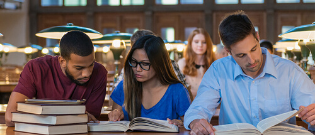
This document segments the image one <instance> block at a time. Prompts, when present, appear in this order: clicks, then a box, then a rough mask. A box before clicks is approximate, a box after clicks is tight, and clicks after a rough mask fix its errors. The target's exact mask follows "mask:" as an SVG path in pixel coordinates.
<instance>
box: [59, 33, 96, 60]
mask: <svg viewBox="0 0 315 135" xmlns="http://www.w3.org/2000/svg"><path fill="white" fill-rule="evenodd" d="M93 52H94V45H93V43H92V41H91V39H90V37H89V36H88V35H86V34H85V33H83V32H81V31H70V32H67V33H66V34H65V35H64V36H63V37H62V38H61V40H60V55H61V57H63V58H64V59H66V60H70V55H71V54H72V53H74V54H76V55H79V56H88V55H90V54H92V53H93Z"/></svg>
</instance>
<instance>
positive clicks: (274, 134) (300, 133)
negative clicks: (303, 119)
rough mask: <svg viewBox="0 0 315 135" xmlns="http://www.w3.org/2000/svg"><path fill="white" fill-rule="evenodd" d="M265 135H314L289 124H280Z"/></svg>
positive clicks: (302, 128)
mask: <svg viewBox="0 0 315 135" xmlns="http://www.w3.org/2000/svg"><path fill="white" fill-rule="evenodd" d="M264 134H266V135H279V134H285V135H291V134H292V135H313V134H312V133H311V132H309V131H307V130H306V129H305V128H304V127H301V126H298V125H293V124H289V123H279V124H277V125H275V126H273V127H271V128H269V129H267V130H266V131H265V132H264Z"/></svg>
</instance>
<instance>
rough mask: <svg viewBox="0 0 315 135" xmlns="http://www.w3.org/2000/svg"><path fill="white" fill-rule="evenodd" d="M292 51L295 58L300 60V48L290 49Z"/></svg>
mask: <svg viewBox="0 0 315 135" xmlns="http://www.w3.org/2000/svg"><path fill="white" fill-rule="evenodd" d="M292 53H293V54H294V56H296V60H297V61H300V60H302V52H301V50H295V49H294V50H292Z"/></svg>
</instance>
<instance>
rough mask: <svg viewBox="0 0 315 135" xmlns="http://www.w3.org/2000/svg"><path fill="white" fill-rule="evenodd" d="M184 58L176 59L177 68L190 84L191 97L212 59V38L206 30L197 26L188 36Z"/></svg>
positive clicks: (213, 59) (195, 93)
mask: <svg viewBox="0 0 315 135" xmlns="http://www.w3.org/2000/svg"><path fill="white" fill-rule="evenodd" d="M187 41H188V44H187V48H186V49H185V51H184V58H182V59H180V60H179V61H178V65H179V69H180V70H181V71H182V72H183V73H184V75H185V77H186V82H187V83H188V84H189V85H190V86H191V89H190V91H191V93H192V95H193V98H195V97H196V95H197V91H198V87H199V85H200V83H201V79H202V77H203V75H204V74H205V72H206V71H207V69H208V68H209V67H210V65H211V64H212V62H213V61H215V55H214V52H213V51H212V48H213V47H212V40H211V38H210V35H209V34H208V32H206V31H205V30H204V29H202V28H197V29H195V30H194V31H193V32H191V33H190V35H189V37H188V40H187Z"/></svg>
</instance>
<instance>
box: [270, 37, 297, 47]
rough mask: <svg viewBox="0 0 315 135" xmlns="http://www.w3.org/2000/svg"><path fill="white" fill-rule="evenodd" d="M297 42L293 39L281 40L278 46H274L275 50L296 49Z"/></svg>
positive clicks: (277, 43)
mask: <svg viewBox="0 0 315 135" xmlns="http://www.w3.org/2000/svg"><path fill="white" fill-rule="evenodd" d="M296 42H298V40H293V39H284V40H279V41H278V42H276V45H275V46H274V47H275V48H285V49H286V48H287V47H293V48H294V47H295V44H296Z"/></svg>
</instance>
